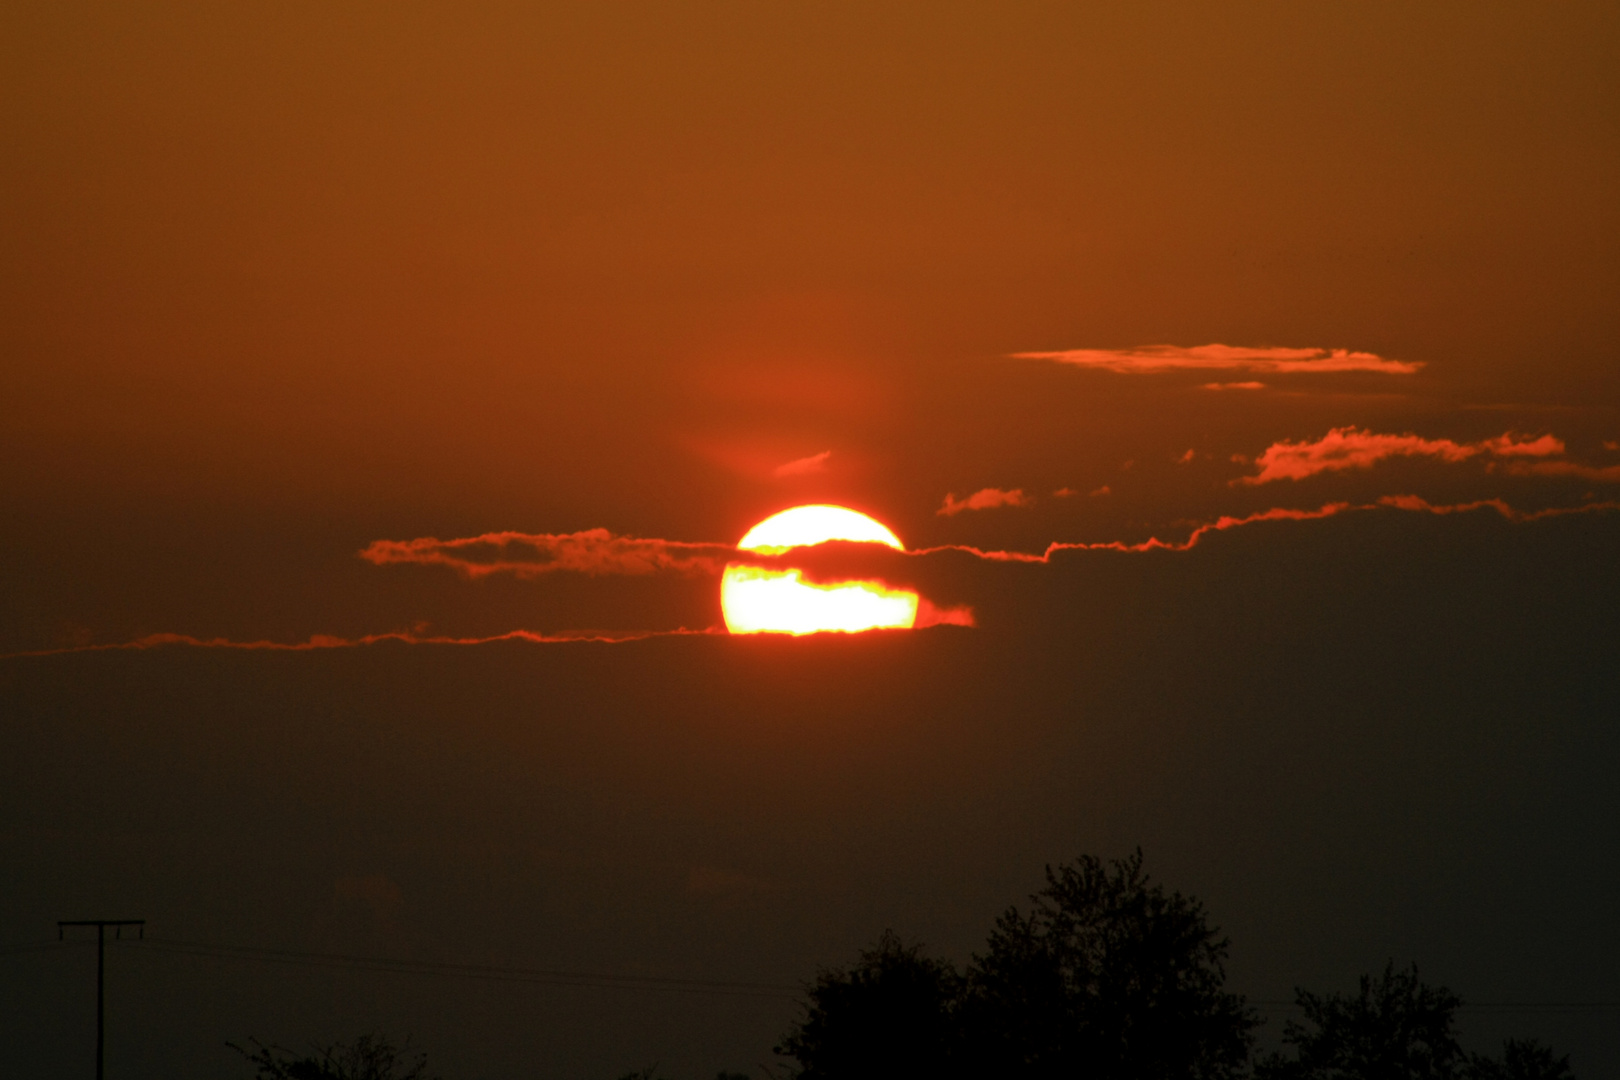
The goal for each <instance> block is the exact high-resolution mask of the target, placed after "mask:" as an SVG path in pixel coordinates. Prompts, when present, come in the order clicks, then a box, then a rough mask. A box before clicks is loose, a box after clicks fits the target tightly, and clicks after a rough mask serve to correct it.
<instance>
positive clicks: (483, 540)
mask: <svg viewBox="0 0 1620 1080" xmlns="http://www.w3.org/2000/svg"><path fill="white" fill-rule="evenodd" d="M735 554H736V552H735V550H734V549H733V548H732V547H731V546H730V545H728V544H702V543H696V544H694V543H684V542H682V541H678V540H656V539H645V538H641V537H633V536H615V535H613V534H612V533H610V532H608V531H607V530H606V529H586V530H584V531H583V532H574V533H520V532H493V533H484V534H483V535H482V536H472V537H466V538H464V539H459V540H440V539H438V538H436V537H432V536H424V537H420V538H418V539H415V540H374V541H372V543H371V545H370V546H368V547H367V548H366V549H365V550H363V551H361V552H360V557H361V558H362V559H365V560H366V561H367V562H370V563H373V564H375V565H377V566H385V565H389V564H394V563H416V564H419V565H426V566H447V567H450V568H451V569H452V570H455V571H456V572H457V573H459V574H462V575H463V576H465V577H469V578H481V577H487V576H488V575H490V574H513V575H515V576H517V577H520V578H534V577H540V576H541V575H544V574H552V573H557V572H560V571H566V572H569V573H576V574H590V575H593V576H596V575H605V574H632V575H634V574H652V573H658V572H673V573H681V574H718V573H719V572H720V571H721V569H722V568H723V567H724V566H725V563H726V561H727V559H729V558H731V557H733V556H734V555H735Z"/></svg>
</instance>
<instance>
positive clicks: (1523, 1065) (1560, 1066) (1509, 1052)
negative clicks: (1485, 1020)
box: [1469, 1039, 1575, 1080]
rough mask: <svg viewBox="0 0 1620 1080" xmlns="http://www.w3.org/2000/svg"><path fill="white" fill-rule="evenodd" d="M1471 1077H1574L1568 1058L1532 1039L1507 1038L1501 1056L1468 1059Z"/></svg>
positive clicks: (1566, 1079)
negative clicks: (1498, 1059)
mask: <svg viewBox="0 0 1620 1080" xmlns="http://www.w3.org/2000/svg"><path fill="white" fill-rule="evenodd" d="M1469 1068H1470V1069H1471V1070H1472V1076H1471V1080H1575V1074H1574V1073H1573V1072H1571V1071H1570V1068H1569V1058H1568V1057H1557V1056H1555V1055H1554V1054H1553V1052H1552V1049H1551V1048H1550V1047H1547V1046H1543V1045H1542V1044H1541V1043H1539V1042H1537V1041H1536V1040H1534V1039H1509V1040H1507V1041H1506V1042H1505V1043H1503V1044H1502V1060H1501V1061H1495V1060H1493V1059H1491V1058H1483V1057H1473V1058H1470V1059H1469Z"/></svg>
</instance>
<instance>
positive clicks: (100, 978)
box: [56, 919, 146, 1080]
mask: <svg viewBox="0 0 1620 1080" xmlns="http://www.w3.org/2000/svg"><path fill="white" fill-rule="evenodd" d="M69 926H93V927H95V928H96V1080H102V1075H101V1065H102V1056H103V1055H102V1050H103V1047H104V1046H105V1045H106V1025H105V1023H104V1018H105V1017H106V1013H107V1008H106V1001H107V995H106V987H107V927H109V926H110V927H112V928H113V940H115V941H116V940H117V939H119V938H121V937H123V936H124V927H126V926H138V927H140V935H141V937H143V938H144V937H146V920H145V919H68V920H65V921H58V922H57V924H56V940H58V941H61V940H62V938H63V937H64V931H65V930H66V928H67V927H69Z"/></svg>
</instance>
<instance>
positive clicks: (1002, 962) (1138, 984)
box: [777, 851, 1257, 1080]
mask: <svg viewBox="0 0 1620 1080" xmlns="http://www.w3.org/2000/svg"><path fill="white" fill-rule="evenodd" d="M1030 903H1031V907H1030V910H1029V912H1028V914H1024V913H1021V912H1020V911H1019V910H1018V909H1016V908H1011V909H1009V910H1008V911H1007V912H1006V913H1005V914H1003V915H1002V916H1001V918H1000V919H998V920H997V922H996V929H995V932H994V933H992V934H991V936H990V940H989V942H988V947H987V950H986V952H985V954H984V955H983V956H978V957H975V958H974V961H973V963H972V964H971V965H969V967H968V969H967V971H966V973H965V974H958V973H957V972H956V970H955V969H954V968H953V967H952V966H951V965H950V964H948V963H946V962H944V961H939V960H932V959H929V958H927V957H925V956H924V955H923V954H922V952H921V949H920V948H918V947H916V946H910V947H907V946H904V945H902V944H901V943H900V941H899V939H898V938H896V937H894V936H893V935H892V934H886V935H885V936H884V937H883V939H882V940H880V941H879V943H878V945H877V947H876V948H874V949H872V950H869V951H867V952H864V953H862V954H861V958H860V961H859V962H858V963H857V964H856V965H854V966H853V967H851V968H849V969H845V970H833V971H824V972H822V973H821V974H820V975H819V976H818V977H817V980H816V982H815V983H814V984H813V985H812V986H811V987H810V988H809V997H810V1001H809V1002H808V1004H807V1007H806V1013H805V1017H804V1019H803V1020H801V1021H800V1022H799V1023H798V1025H796V1026H795V1027H794V1029H793V1030H792V1031H791V1032H790V1033H789V1034H788V1036H787V1037H786V1038H784V1039H783V1040H782V1045H781V1046H779V1047H778V1048H777V1050H778V1052H779V1053H782V1054H784V1055H787V1056H790V1057H793V1058H795V1059H796V1060H797V1061H798V1062H799V1066H800V1073H799V1075H800V1076H801V1077H804V1078H807V1080H820V1078H823V1077H834V1076H837V1077H849V1078H863V1077H868V1076H871V1077H876V1076H897V1075H915V1076H964V1077H966V1076H981V1077H982V1076H998V1077H1007V1078H1015V1077H1031V1078H1044V1077H1057V1076H1073V1075H1077V1074H1078V1075H1084V1076H1088V1077H1095V1078H1097V1080H1115V1078H1117V1080H1159V1078H1161V1077H1162V1078H1166V1080H1168V1078H1171V1077H1175V1078H1188V1080H1224V1078H1227V1077H1235V1076H1237V1075H1239V1073H1240V1072H1241V1070H1242V1069H1243V1067H1244V1065H1245V1064H1246V1062H1247V1061H1248V1056H1249V1047H1250V1039H1251V1031H1252V1029H1253V1028H1254V1026H1255V1025H1256V1023H1257V1020H1256V1018H1255V1017H1254V1015H1253V1014H1252V1013H1251V1012H1250V1011H1249V1010H1248V1009H1246V1008H1245V1007H1244V1005H1243V1001H1242V999H1241V998H1240V997H1238V996H1237V995H1234V994H1229V993H1227V992H1225V990H1224V989H1223V986H1224V983H1225V979H1226V974H1225V968H1224V963H1225V957H1226V948H1227V944H1226V940H1225V939H1224V938H1222V937H1221V936H1220V935H1219V932H1218V931H1216V930H1215V929H1213V928H1211V927H1210V926H1209V924H1208V920H1207V918H1206V916H1205V913H1204V909H1203V907H1202V906H1201V905H1200V904H1199V903H1198V902H1197V901H1195V900H1191V899H1189V898H1187V897H1184V896H1182V895H1181V894H1180V893H1174V894H1167V893H1165V891H1164V890H1163V889H1162V888H1160V887H1159V886H1157V885H1154V884H1152V883H1151V882H1150V881H1149V879H1148V877H1147V875H1146V874H1145V873H1144V872H1143V870H1142V854H1141V852H1140V851H1138V852H1136V853H1135V854H1133V855H1132V856H1131V857H1130V858H1128V859H1123V860H1117V861H1115V862H1113V863H1110V864H1104V863H1103V862H1102V860H1100V859H1097V858H1095V857H1092V856H1082V857H1081V858H1080V859H1077V860H1076V861H1075V862H1074V863H1072V864H1068V865H1064V866H1060V867H1058V868H1056V869H1053V868H1051V867H1048V868H1047V872H1046V887H1045V888H1043V889H1041V890H1040V891H1039V892H1037V893H1035V894H1034V895H1033V896H1032V897H1031V898H1030Z"/></svg>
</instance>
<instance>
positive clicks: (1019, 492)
mask: <svg viewBox="0 0 1620 1080" xmlns="http://www.w3.org/2000/svg"><path fill="white" fill-rule="evenodd" d="M1034 503H1035V500H1034V499H1032V498H1030V497H1029V496H1028V495H1025V494H1024V490H1023V488H1013V489H1012V490H1011V491H1002V490H1001V489H1000V488H980V489H979V490H978V491H975V492H974V493H973V494H972V495H969V496H968V497H967V498H965V499H958V498H957V497H956V495H955V494H954V493H952V494H950V495H947V496H945V503H944V505H942V506H941V507H940V508H939V509H938V510H936V511H934V513H935V514H938V515H940V516H942V517H954V516H956V515H957V514H960V513H961V512H962V511H964V510H993V509H995V508H996V507H998V506H1033V505H1034Z"/></svg>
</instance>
